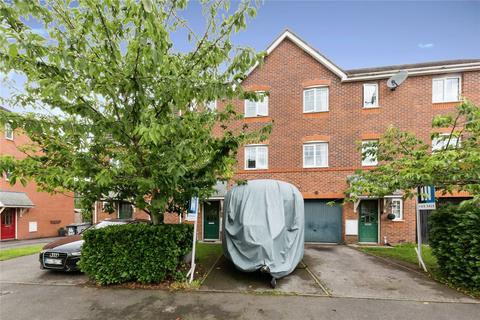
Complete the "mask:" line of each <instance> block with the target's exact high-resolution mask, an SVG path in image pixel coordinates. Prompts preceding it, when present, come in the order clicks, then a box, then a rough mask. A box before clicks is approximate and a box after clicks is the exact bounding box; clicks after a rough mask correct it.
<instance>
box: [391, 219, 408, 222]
mask: <svg viewBox="0 0 480 320" xmlns="http://www.w3.org/2000/svg"><path fill="white" fill-rule="evenodd" d="M390 221H392V222H405V220H404V219H393V220H390Z"/></svg>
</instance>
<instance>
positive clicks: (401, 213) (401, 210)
mask: <svg viewBox="0 0 480 320" xmlns="http://www.w3.org/2000/svg"><path fill="white" fill-rule="evenodd" d="M390 201H391V204H390V208H391V211H390V212H391V213H392V214H395V213H394V212H393V203H394V202H397V201H398V202H399V203H400V214H399V217H397V215H396V214H395V219H393V220H392V221H403V199H401V198H392V199H390Z"/></svg>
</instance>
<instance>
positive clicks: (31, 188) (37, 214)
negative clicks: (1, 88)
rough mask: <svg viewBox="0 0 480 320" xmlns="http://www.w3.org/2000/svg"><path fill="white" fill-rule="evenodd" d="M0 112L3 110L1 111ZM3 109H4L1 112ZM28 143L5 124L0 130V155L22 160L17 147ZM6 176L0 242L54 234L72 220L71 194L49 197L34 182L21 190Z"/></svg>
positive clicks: (0, 179) (0, 184)
mask: <svg viewBox="0 0 480 320" xmlns="http://www.w3.org/2000/svg"><path fill="white" fill-rule="evenodd" d="M2 109H4V108H2ZM4 110H5V109H4ZM28 143H30V140H29V138H28V137H27V136H26V135H24V134H22V133H21V131H20V130H12V128H11V127H10V125H9V124H8V123H7V124H6V125H5V127H2V128H0V155H12V156H13V157H15V158H22V157H24V156H25V155H24V154H23V153H22V152H21V151H20V150H18V147H19V146H22V145H24V144H28ZM8 178H9V173H8V172H1V176H0V218H1V219H0V223H1V225H0V239H1V240H2V241H3V240H13V239H33V238H43V237H53V236H57V235H58V230H59V228H61V227H63V228H65V226H66V225H68V224H71V223H73V222H76V221H75V213H74V197H73V193H72V194H66V195H63V194H53V195H52V194H49V193H46V192H40V191H38V190H37V186H36V184H35V183H34V182H29V183H28V184H27V185H26V186H25V187H24V186H23V185H22V184H21V183H16V184H15V185H13V186H12V185H10V183H9V181H8Z"/></svg>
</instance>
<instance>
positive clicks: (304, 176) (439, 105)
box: [198, 30, 480, 243]
mask: <svg viewBox="0 0 480 320" xmlns="http://www.w3.org/2000/svg"><path fill="white" fill-rule="evenodd" d="M400 70H406V71H408V75H409V76H408V78H407V79H406V81H405V82H404V83H402V84H401V85H400V86H399V87H398V88H396V90H390V89H389V88H388V87H387V84H386V83H387V79H388V78H389V77H391V76H392V75H394V74H396V73H398V72H399V71H400ZM242 85H243V86H244V89H245V90H247V91H262V92H266V93H267V94H268V96H267V97H266V98H265V99H264V101H263V102H254V101H235V103H234V104H235V106H236V109H237V111H238V112H241V113H244V115H245V118H244V120H243V123H247V124H248V125H249V126H250V127H252V128H255V127H258V126H262V125H264V124H265V123H267V122H271V121H273V122H274V125H273V132H272V134H271V136H270V138H269V139H268V141H265V142H264V143H262V144H257V145H247V146H245V147H244V148H243V150H241V151H240V152H239V156H238V164H237V168H236V174H235V179H241V180H251V179H278V180H282V181H286V182H290V183H292V184H294V185H295V186H297V187H298V188H299V190H300V191H301V192H302V194H303V197H304V199H305V240H306V241H307V242H325V243H341V242H347V243H356V242H359V243H384V242H388V243H401V242H415V241H416V221H415V203H414V200H405V199H402V196H401V195H400V194H392V195H391V196H389V197H385V198H382V199H363V200H361V201H359V202H358V203H355V204H347V205H344V206H342V205H341V202H342V200H343V199H344V197H345V195H344V191H345V190H346V188H347V177H349V176H351V175H353V174H354V171H355V170H356V169H368V168H372V167H374V166H376V165H377V161H376V159H364V160H363V161H362V156H361V151H359V149H358V146H359V145H361V144H362V143H366V142H369V141H372V140H373V141H375V140H378V139H379V137H380V136H381V135H382V134H383V133H384V132H385V130H386V129H387V127H389V126H391V125H393V126H396V127H398V128H400V129H402V130H408V131H410V132H413V133H415V134H416V135H417V136H419V137H421V138H423V139H424V140H425V141H429V142H431V141H430V134H431V130H432V129H431V122H432V118H433V117H434V116H435V115H439V114H445V113H451V112H454V111H455V106H456V105H458V104H459V102H460V100H461V99H462V97H465V98H467V99H469V100H471V101H473V102H474V103H477V104H480V59H475V60H473V59H472V60H455V61H440V62H431V63H419V64H408V65H396V66H387V67H378V68H367V69H356V70H343V69H341V68H340V67H338V66H337V65H335V64H334V63H333V62H332V61H330V60H328V59H327V58H326V57H325V56H323V55H322V54H321V53H319V52H318V51H317V50H315V49H314V48H312V47H311V46H310V45H308V44H307V43H306V42H305V41H303V40H302V39H300V38H299V37H298V36H296V35H295V34H294V33H292V32H290V31H288V30H287V31H285V32H283V33H282V34H281V35H280V37H278V38H277V39H276V40H275V41H274V42H273V43H272V44H271V45H270V46H269V47H268V49H267V57H266V58H265V62H264V64H263V65H261V66H257V67H255V68H254V69H253V70H252V71H251V72H250V74H249V76H248V77H247V78H246V79H245V80H244V81H243V83H242ZM217 104H218V108H222V106H223V105H225V102H222V101H218V102H217ZM243 123H242V124H243ZM433 145H434V147H438V146H436V144H435V142H434V143H433ZM461 196H463V197H464V196H465V195H461V194H458V195H453V196H449V197H461ZM457 199H458V198H457ZM452 200H455V199H452ZM218 201H219V202H218V205H217V204H215V205H216V206H215V208H217V207H218V208H217V209H215V210H214V209H212V208H210V207H211V206H212V205H210V204H209V205H208V215H205V217H206V219H203V217H201V219H200V221H199V226H198V227H199V228H198V229H199V230H200V232H199V237H200V238H205V239H207V238H208V239H219V238H220V232H221V230H220V228H219V227H218V226H219V225H221V222H220V221H221V217H220V216H221V214H220V212H221V205H222V204H221V202H222V200H221V198H219V199H218ZM331 201H335V202H336V205H333V206H331V205H327V203H328V202H331ZM389 213H393V214H394V215H395V217H396V218H395V219H393V220H389V219H388V218H387V215H388V214H389ZM203 220H205V222H204V221H203ZM202 230H203V231H202ZM204 234H205V235H204Z"/></svg>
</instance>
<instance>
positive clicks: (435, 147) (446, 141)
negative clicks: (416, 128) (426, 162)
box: [432, 133, 460, 152]
mask: <svg viewBox="0 0 480 320" xmlns="http://www.w3.org/2000/svg"><path fill="white" fill-rule="evenodd" d="M459 143H460V138H459V137H456V136H454V135H451V136H450V133H442V134H440V135H438V136H437V137H435V138H433V139H432V151H433V152H435V151H440V150H445V149H447V148H455V147H456V146H457V145H459Z"/></svg>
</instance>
